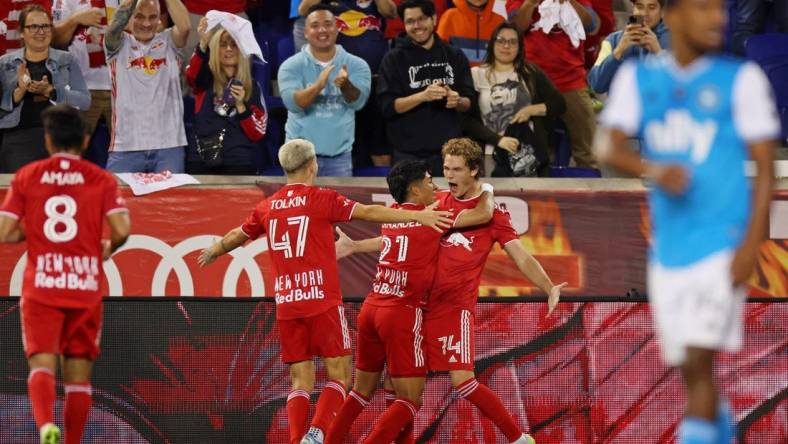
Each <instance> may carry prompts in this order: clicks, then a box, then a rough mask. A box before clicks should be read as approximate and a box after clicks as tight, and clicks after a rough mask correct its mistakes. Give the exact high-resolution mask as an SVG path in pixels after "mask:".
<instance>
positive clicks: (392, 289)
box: [372, 267, 408, 298]
mask: <svg viewBox="0 0 788 444" xmlns="http://www.w3.org/2000/svg"><path fill="white" fill-rule="evenodd" d="M407 285H408V272H407V271H404V270H392V269H390V268H383V269H382V268H380V267H378V272H377V275H376V276H375V284H374V285H373V286H372V291H374V292H375V293H377V294H382V295H391V296H396V297H398V298H402V297H405V290H403V288H404V287H405V286H407Z"/></svg>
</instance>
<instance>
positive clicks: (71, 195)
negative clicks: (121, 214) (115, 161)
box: [0, 153, 128, 308]
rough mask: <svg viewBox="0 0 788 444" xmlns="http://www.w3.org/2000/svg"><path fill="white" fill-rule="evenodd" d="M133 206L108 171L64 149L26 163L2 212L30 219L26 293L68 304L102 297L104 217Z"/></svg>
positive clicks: (52, 302)
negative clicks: (129, 205) (122, 194)
mask: <svg viewBox="0 0 788 444" xmlns="http://www.w3.org/2000/svg"><path fill="white" fill-rule="evenodd" d="M118 211H128V210H127V209H126V204H125V202H124V201H123V198H121V197H120V195H119V194H118V184H117V182H116V181H115V178H114V177H113V176H112V175H111V174H109V173H108V172H106V171H104V170H102V169H101V168H99V167H97V166H95V165H94V164H92V163H90V162H88V161H86V160H82V159H80V158H79V157H78V156H74V155H70V154H65V153H58V154H54V155H53V156H52V157H50V158H48V159H44V160H39V161H37V162H34V163H31V164H29V165H26V166H25V167H23V168H22V169H20V170H19V171H18V172H17V173H16V176H15V177H14V179H13V180H12V181H11V191H10V192H9V193H8V195H7V196H6V199H5V202H3V206H2V207H0V215H3V216H8V217H13V218H16V219H20V220H23V221H24V227H25V235H26V237H27V265H26V268H25V276H24V283H23V285H22V297H23V298H24V299H28V300H30V299H34V300H36V302H39V303H42V304H46V305H51V306H56V307H63V308H82V307H88V306H90V305H93V304H95V303H96V302H98V301H100V300H101V296H102V291H101V290H102V289H101V282H102V276H103V274H104V273H103V269H102V247H101V233H102V228H103V223H104V217H105V216H107V215H108V214H112V213H115V212H118Z"/></svg>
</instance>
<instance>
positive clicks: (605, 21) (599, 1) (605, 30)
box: [583, 0, 626, 70]
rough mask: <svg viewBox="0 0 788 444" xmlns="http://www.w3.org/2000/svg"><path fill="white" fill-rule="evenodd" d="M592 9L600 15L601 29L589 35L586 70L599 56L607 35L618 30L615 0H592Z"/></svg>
mask: <svg viewBox="0 0 788 444" xmlns="http://www.w3.org/2000/svg"><path fill="white" fill-rule="evenodd" d="M618 1H626V0H618ZM591 9H593V10H594V13H595V14H596V16H597V17H599V31H597V33H596V34H594V35H587V36H586V41H585V44H584V45H583V46H584V47H585V56H584V57H583V59H584V62H585V67H586V70H589V69H591V67H592V66H594V62H596V59H597V57H598V56H599V50H600V48H601V46H602V45H601V43H602V41H604V39H605V37H607V36H608V35H610V34H611V33H613V32H614V31H615V30H616V16H615V13H614V12H613V0H591Z"/></svg>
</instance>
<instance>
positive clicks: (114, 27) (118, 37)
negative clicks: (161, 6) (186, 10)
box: [104, 0, 169, 59]
mask: <svg viewBox="0 0 788 444" xmlns="http://www.w3.org/2000/svg"><path fill="white" fill-rule="evenodd" d="M168 6H169V5H168ZM136 7H137V0H124V1H123V3H121V5H120V7H118V9H117V10H116V11H115V13H114V14H112V21H111V22H110V23H109V25H108V26H107V30H106V32H105V33H104V51H105V52H106V55H107V59H110V58H112V57H113V56H114V55H115V54H117V53H118V51H120V45H122V44H123V29H124V28H126V25H128V24H129V20H131V15H132V14H133V13H134V9H135V8H136Z"/></svg>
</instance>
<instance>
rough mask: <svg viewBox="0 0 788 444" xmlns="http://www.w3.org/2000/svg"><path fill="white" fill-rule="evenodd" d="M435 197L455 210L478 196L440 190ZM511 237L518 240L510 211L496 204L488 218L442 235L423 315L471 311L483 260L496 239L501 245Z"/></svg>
mask: <svg viewBox="0 0 788 444" xmlns="http://www.w3.org/2000/svg"><path fill="white" fill-rule="evenodd" d="M438 200H439V201H440V206H441V207H442V208H448V209H452V210H454V213H458V212H459V211H462V210H465V209H469V208H473V207H475V206H476V204H477V203H478V202H479V196H477V197H474V198H471V199H465V200H460V199H457V198H455V197H454V196H452V195H451V193H443V192H441V193H440V194H439V195H438ZM513 241H519V238H518V236H517V232H516V231H515V230H514V228H513V227H512V221H511V218H510V217H509V213H507V212H506V210H504V209H503V208H501V207H499V206H498V205H496V207H495V211H493V217H492V220H490V222H487V223H486V224H484V225H476V226H473V227H468V228H463V229H458V230H452V231H450V232H449V233H447V234H446V235H444V236H443V238H442V239H441V241H440V250H439V251H438V266H437V274H436V276H435V282H434V283H433V286H432V291H431V293H430V299H429V304H428V307H427V312H426V317H427V318H435V317H438V316H440V315H442V314H445V313H448V312H455V311H458V310H470V311H471V312H473V311H474V310H475V308H476V299H477V298H478V296H479V282H480V281H481V278H482V271H483V270H484V264H485V262H486V261H487V256H488V255H489V254H490V251H491V250H492V247H493V245H494V244H495V243H496V242H497V243H499V244H500V245H501V246H502V247H503V246H504V245H506V244H507V243H509V242H513Z"/></svg>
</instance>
